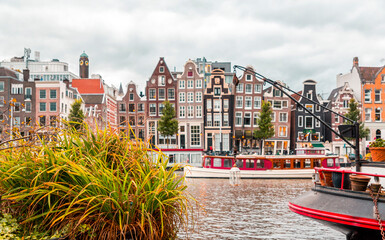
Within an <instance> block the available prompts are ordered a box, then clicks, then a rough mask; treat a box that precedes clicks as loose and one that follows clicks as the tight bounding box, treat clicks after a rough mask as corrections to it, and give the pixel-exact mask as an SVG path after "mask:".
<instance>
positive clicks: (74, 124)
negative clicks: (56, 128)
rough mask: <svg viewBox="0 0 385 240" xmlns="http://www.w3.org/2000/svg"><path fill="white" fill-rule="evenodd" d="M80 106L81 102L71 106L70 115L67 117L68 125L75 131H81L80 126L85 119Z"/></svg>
mask: <svg viewBox="0 0 385 240" xmlns="http://www.w3.org/2000/svg"><path fill="white" fill-rule="evenodd" d="M81 106H82V100H80V99H78V100H76V101H75V102H74V103H73V104H72V105H71V109H70V114H69V116H68V125H69V126H70V127H71V128H73V129H75V130H77V131H80V130H81V129H82V125H83V122H84V118H85V117H84V113H83V110H82V109H81Z"/></svg>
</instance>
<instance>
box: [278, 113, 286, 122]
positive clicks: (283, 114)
mask: <svg viewBox="0 0 385 240" xmlns="http://www.w3.org/2000/svg"><path fill="white" fill-rule="evenodd" d="M281 116H285V121H282V117H281ZM287 116H288V114H287V113H286V112H280V113H279V122H287V121H288V119H287Z"/></svg>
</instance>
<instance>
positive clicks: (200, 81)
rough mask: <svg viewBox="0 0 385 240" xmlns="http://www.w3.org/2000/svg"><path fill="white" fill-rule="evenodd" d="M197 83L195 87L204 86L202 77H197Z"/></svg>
mask: <svg viewBox="0 0 385 240" xmlns="http://www.w3.org/2000/svg"><path fill="white" fill-rule="evenodd" d="M195 83H196V85H195V88H202V79H197V80H196V82H195Z"/></svg>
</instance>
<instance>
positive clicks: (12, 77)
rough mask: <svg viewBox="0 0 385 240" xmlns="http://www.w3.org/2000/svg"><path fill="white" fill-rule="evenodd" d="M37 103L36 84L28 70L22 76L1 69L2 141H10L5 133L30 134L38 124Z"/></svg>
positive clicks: (15, 72) (0, 134) (0, 136)
mask: <svg viewBox="0 0 385 240" xmlns="http://www.w3.org/2000/svg"><path fill="white" fill-rule="evenodd" d="M12 100H13V101H12ZM11 101H12V102H13V104H11V105H10V102H11ZM35 101H36V94H35V82H34V81H33V80H32V79H30V78H29V70H28V69H25V70H23V73H22V74H21V73H20V72H17V71H13V70H11V69H7V68H4V67H0V141H4V140H7V139H9V136H10V135H9V134H4V133H5V132H8V133H12V135H15V134H16V131H17V132H19V133H20V135H21V136H27V135H29V134H30V131H31V130H32V128H33V126H34V125H35V123H36V118H35V113H36V109H35V106H36V104H35ZM12 105H13V106H12Z"/></svg>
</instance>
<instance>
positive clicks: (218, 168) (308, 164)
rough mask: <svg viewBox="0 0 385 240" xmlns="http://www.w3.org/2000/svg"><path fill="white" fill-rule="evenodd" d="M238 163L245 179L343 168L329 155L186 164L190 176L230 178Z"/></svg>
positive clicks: (301, 175) (299, 175)
mask: <svg viewBox="0 0 385 240" xmlns="http://www.w3.org/2000/svg"><path fill="white" fill-rule="evenodd" d="M234 165H235V166H237V167H238V168H239V169H240V177H241V178H242V179H250V178H261V179H267V178H283V179H290V178H297V179H306V178H309V179H311V178H312V176H313V174H314V168H315V167H324V168H339V159H338V157H337V156H325V155H311V156H310V155H302V156H300V155H278V156H276V155H266V156H259V155H239V156H236V157H234V156H204V157H203V161H202V167H193V166H185V167H184V172H185V175H186V177H188V178H229V174H230V172H229V171H230V169H231V168H232V167H233V166H234Z"/></svg>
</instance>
